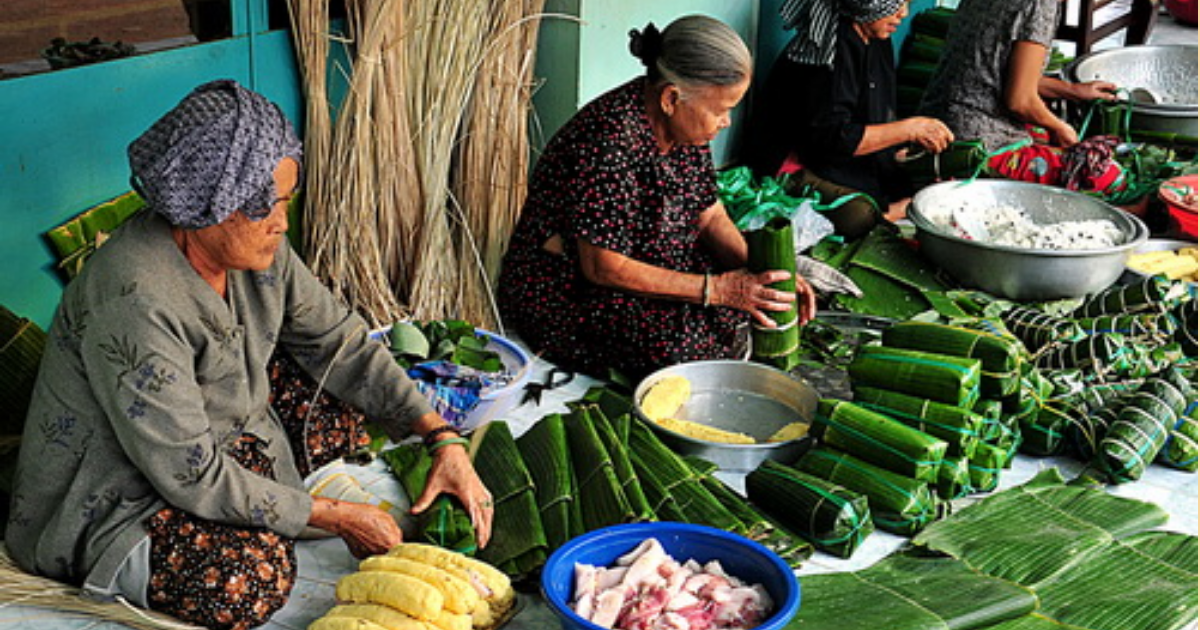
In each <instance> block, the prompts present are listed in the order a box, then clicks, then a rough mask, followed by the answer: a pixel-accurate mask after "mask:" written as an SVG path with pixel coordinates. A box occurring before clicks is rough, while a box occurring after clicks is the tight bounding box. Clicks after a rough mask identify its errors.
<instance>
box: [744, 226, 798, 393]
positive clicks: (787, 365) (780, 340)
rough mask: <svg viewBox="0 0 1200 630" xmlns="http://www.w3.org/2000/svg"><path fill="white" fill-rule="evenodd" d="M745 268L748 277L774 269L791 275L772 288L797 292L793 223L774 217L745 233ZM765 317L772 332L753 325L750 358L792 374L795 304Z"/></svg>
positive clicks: (794, 351)
mask: <svg viewBox="0 0 1200 630" xmlns="http://www.w3.org/2000/svg"><path fill="white" fill-rule="evenodd" d="M746 250H747V258H748V260H747V268H749V270H750V272H751V273H762V272H764V271H771V270H774V269H783V270H786V271H790V272H791V275H789V276H788V278H787V279H786V280H781V281H779V282H776V283H773V284H771V285H770V286H771V288H772V289H775V290H776V291H783V292H785V293H789V294H793V293H795V292H796V244H795V241H794V240H793V237H792V222H791V221H790V220H788V219H786V218H783V217H775V218H773V219H771V220H769V221H767V224H766V225H764V226H763V227H762V228H759V229H757V230H751V231H750V232H747V233H746ZM767 316H768V317H770V318H771V320H772V321H774V322H775V327H774V328H767V327H765V326H762V325H760V324H757V323H753V329H752V333H751V340H752V348H753V349H752V351H751V352H752V354H751V358H752V359H753V360H755V361H758V362H759V363H765V364H767V365H771V366H774V367H777V368H779V369H781V370H785V371H786V370H791V369H792V368H793V367H795V366H796V364H797V362H798V361H799V357H798V356H797V352H798V351H799V349H800V327H799V326H800V312H799V308H798V306H797V304H796V303H795V302H793V303H792V305H791V306H790V307H789V308H788V309H787V310H783V311H771V312H768V313H767Z"/></svg>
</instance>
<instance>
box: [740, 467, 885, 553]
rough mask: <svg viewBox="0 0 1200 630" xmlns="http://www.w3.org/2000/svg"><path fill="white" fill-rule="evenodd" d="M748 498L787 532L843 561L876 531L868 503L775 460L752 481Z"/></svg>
mask: <svg viewBox="0 0 1200 630" xmlns="http://www.w3.org/2000/svg"><path fill="white" fill-rule="evenodd" d="M746 495H747V496H748V497H750V500H751V501H752V502H753V503H754V504H755V505H756V506H758V507H759V509H762V510H763V511H765V512H766V513H768V514H770V515H771V516H773V517H775V518H776V519H778V520H779V521H780V522H781V523H783V524H784V526H785V527H787V528H788V529H790V530H791V531H794V532H796V533H797V534H800V535H801V536H804V537H805V538H807V539H808V540H809V541H810V542H812V543H813V544H814V545H816V546H817V548H818V549H821V550H823V551H826V552H828V553H830V554H833V555H835V556H837V557H839V558H849V557H850V556H852V555H853V554H854V551H855V550H856V549H858V547H859V545H861V544H862V542H863V541H864V540H866V538H867V536H869V535H870V534H871V533H872V532H874V531H875V525H874V523H873V521H872V520H871V509H870V506H869V505H868V503H867V497H865V496H863V495H862V494H859V493H857V492H854V491H852V490H849V489H847V488H844V487H841V486H839V485H836V484H833V483H830V482H828V481H825V480H824V479H821V478H820V477H814V476H813V475H810V474H808V473H803V472H800V471H798V470H796V469H795V468H792V467H790V466H787V465H785V464H781V463H779V462H776V461H774V460H770V459H768V460H765V461H763V463H761V464H759V466H758V467H757V468H755V469H754V470H752V471H750V473H749V474H747V475H746Z"/></svg>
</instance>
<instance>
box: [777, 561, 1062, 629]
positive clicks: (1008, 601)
mask: <svg viewBox="0 0 1200 630" xmlns="http://www.w3.org/2000/svg"><path fill="white" fill-rule="evenodd" d="M802 584H803V587H804V603H803V605H801V606H800V610H799V611H798V612H797V613H796V616H795V618H793V619H792V621H791V622H789V623H788V624H787V625H786V626H784V627H785V628H786V630H830V629H836V630H882V629H885V628H886V630H947V629H954V630H971V629H974V628H993V627H994V625H993V624H996V623H998V622H1001V621H1003V620H1006V619H1015V618H1020V617H1022V616H1024V615H1027V614H1028V613H1029V612H1031V611H1032V610H1034V609H1035V608H1037V605H1038V602H1037V598H1036V597H1035V596H1034V594H1033V593H1032V592H1030V591H1029V590H1028V589H1025V588H1022V587H1021V586H1019V585H1017V584H1013V583H1012V582H1009V581H1006V580H1001V579H997V578H994V577H991V576H987V575H984V574H982V573H979V572H978V571H974V570H972V569H971V568H970V567H968V566H967V565H966V564H964V563H963V562H961V561H958V560H955V559H953V558H945V557H918V556H915V555H904V554H894V555H892V556H889V557H887V558H884V559H883V560H880V561H879V562H877V563H875V564H874V565H873V566H871V567H870V568H868V569H864V570H861V571H856V572H853V573H829V574H822V575H812V576H806V577H805V578H804V579H803V582H802ZM1055 630H1066V629H1064V628H1056V629H1055Z"/></svg>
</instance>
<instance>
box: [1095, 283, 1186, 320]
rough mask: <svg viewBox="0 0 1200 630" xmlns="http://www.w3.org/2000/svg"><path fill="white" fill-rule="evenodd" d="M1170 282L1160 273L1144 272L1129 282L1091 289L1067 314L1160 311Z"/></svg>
mask: <svg viewBox="0 0 1200 630" xmlns="http://www.w3.org/2000/svg"><path fill="white" fill-rule="evenodd" d="M1170 288H1171V283H1170V281H1168V280H1167V279H1166V278H1164V277H1162V276H1146V277H1145V278H1143V279H1141V280H1139V281H1137V282H1134V283H1132V284H1127V285H1120V284H1115V285H1113V286H1111V287H1109V288H1107V289H1104V290H1103V291H1100V292H1098V293H1095V294H1093V295H1091V296H1089V297H1088V298H1087V299H1085V300H1084V302H1083V304H1082V305H1080V306H1079V308H1077V309H1075V311H1074V312H1073V313H1072V314H1071V315H1072V318H1073V319H1086V318H1089V317H1099V316H1101V315H1120V314H1127V313H1142V312H1147V311H1151V312H1157V311H1162V310H1163V308H1164V305H1165V304H1166V297H1167V291H1168V290H1169V289H1170Z"/></svg>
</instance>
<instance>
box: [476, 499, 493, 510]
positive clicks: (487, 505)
mask: <svg viewBox="0 0 1200 630" xmlns="http://www.w3.org/2000/svg"><path fill="white" fill-rule="evenodd" d="M479 505H480V506H482V507H485V508H490V507H492V500H491V499H485V500H484V501H483V503H480V504H479Z"/></svg>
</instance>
